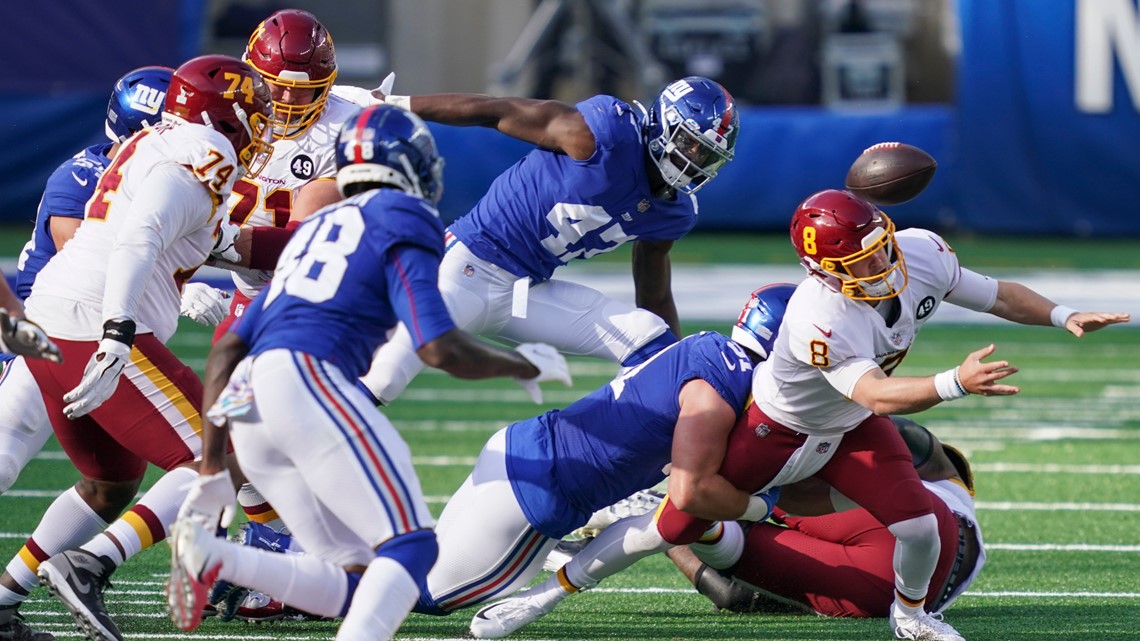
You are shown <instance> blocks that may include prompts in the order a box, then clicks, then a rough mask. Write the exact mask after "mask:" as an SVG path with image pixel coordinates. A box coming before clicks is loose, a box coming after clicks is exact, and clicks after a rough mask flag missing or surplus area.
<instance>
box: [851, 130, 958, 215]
mask: <svg viewBox="0 0 1140 641" xmlns="http://www.w3.org/2000/svg"><path fill="white" fill-rule="evenodd" d="M937 168H938V162H937V161H935V160H934V158H933V157H932V156H931V155H930V154H928V153H926V152H925V151H923V150H921V149H919V148H918V147H914V146H912V145H908V144H906V143H901V142H881V143H879V144H877V145H872V146H871V147H868V148H867V149H866V150H865V151H864V152H863V153H862V154H860V155H859V157H858V158H856V159H855V162H854V163H852V164H851V169H849V170H847V180H846V185H847V190H848V191H850V192H851V193H853V194H855V195H856V196H858V197H860V198H862V199H863V200H866V201H868V202H871V203H874V204H876V205H898V204H900V203H905V202H906V201H908V200H910V199H912V198H914V197H915V196H917V195H919V194H920V193H922V190H923V189H926V186H927V185H929V184H930V179H932V178H934V170H935V169H937Z"/></svg>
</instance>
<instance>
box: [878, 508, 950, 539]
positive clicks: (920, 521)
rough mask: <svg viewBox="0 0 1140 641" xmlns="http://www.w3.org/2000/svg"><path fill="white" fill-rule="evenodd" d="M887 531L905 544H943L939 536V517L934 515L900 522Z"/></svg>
mask: <svg viewBox="0 0 1140 641" xmlns="http://www.w3.org/2000/svg"><path fill="white" fill-rule="evenodd" d="M887 529H889V530H890V531H891V534H894V535H895V538H896V539H898V540H899V541H902V542H905V543H909V544H934V543H941V539H940V538H939V535H938V517H936V516H934V515H933V514H924V515H922V516H919V517H916V518H913V519H907V520H905V521H899V522H898V523H893V524H891V525H890V526H889V527H888V528H887Z"/></svg>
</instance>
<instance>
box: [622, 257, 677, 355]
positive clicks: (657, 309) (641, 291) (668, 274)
mask: <svg viewBox="0 0 1140 641" xmlns="http://www.w3.org/2000/svg"><path fill="white" fill-rule="evenodd" d="M672 248H673V241H671V240H663V241H648V240H638V241H634V243H633V289H634V301H635V304H636V305H637V306H638V307H640V308H642V309H647V310H649V311H651V312H653V313H654V314H657V315H658V316H660V317H661V319H662V320H664V321H665V323H666V324H668V325H669V329H671V330H673V333H674V334H676V335H677V336H682V334H681V320H680V317H679V316H678V315H677V305H676V303H675V302H674V301H673V284H672V283H673V268H672V263H671V262H670V260H669V250H670V249H672Z"/></svg>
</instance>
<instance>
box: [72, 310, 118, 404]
mask: <svg viewBox="0 0 1140 641" xmlns="http://www.w3.org/2000/svg"><path fill="white" fill-rule="evenodd" d="M134 340H135V322H134V321H132V320H119V321H116V320H109V321H107V322H106V323H103V340H101V341H99V347H98V348H96V349H95V353H94V354H92V355H91V360H89V361H87V367H85V368H83V379H82V380H80V381H79V385H77V386H76V387H75V389H73V390H71V391H70V392H68V393H66V394H64V395H63V402H64V403H68V405H66V406H64V408H63V414H64V416H66V417H67V418H69V419H73V420H74V419H76V418H79V417H80V416H86V415H87V414H90V413H91V412H93V411H95V410H96V409H98V408H99V406H100V405H102V404H103V403H104V402H106V400H107V399H109V398H111V395H112V394H114V393H115V389H116V388H117V387H118V386H119V375H120V374H122V373H123V368H124V367H126V366H127V363H128V362H130V360H131V344H132V343H134Z"/></svg>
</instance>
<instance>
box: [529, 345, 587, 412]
mask: <svg viewBox="0 0 1140 641" xmlns="http://www.w3.org/2000/svg"><path fill="white" fill-rule="evenodd" d="M515 351H517V352H518V353H519V354H521V355H522V357H523V358H525V359H526V360H528V361H530V363H531V364H532V365H534V366H535V367H537V368H538V376H535V377H534V378H516V379H515V382H517V383H518V384H519V385H522V388H523V389H524V390H526V391H527V393H528V394H530V398H531V400H533V401H534V402H535V404H539V405H541V404H542V389H541V388H539V386H538V384H539V383H543V382H545V381H562V383H563V384H564V385H566V387H570V386H571V385H573V384H574V381H573V379H571V378H570V365H569V364H568V363H567V362H566V357H564V356H563V355H562V354H559V353H558V350H556V349H554V348H553V347H551V346H550V345H547V344H546V343H522V344H521V345H519V346H518V347H516V348H515Z"/></svg>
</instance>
